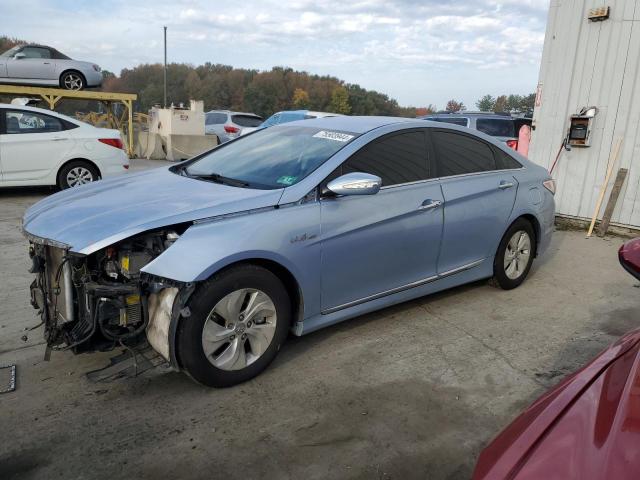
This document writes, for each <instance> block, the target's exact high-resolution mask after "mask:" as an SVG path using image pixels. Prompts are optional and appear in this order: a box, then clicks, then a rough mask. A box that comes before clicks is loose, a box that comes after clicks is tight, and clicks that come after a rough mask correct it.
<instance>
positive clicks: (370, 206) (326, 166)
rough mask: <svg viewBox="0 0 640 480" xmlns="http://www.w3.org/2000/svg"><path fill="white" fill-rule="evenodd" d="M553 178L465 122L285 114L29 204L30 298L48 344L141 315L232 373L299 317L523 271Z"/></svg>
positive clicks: (139, 324) (77, 342)
mask: <svg viewBox="0 0 640 480" xmlns="http://www.w3.org/2000/svg"><path fill="white" fill-rule="evenodd" d="M554 189H555V187H554V182H553V180H551V178H550V177H549V174H548V173H547V171H546V170H545V169H543V168H541V167H539V166H536V165H535V164H533V163H531V162H529V161H528V160H526V159H525V158H523V157H521V156H519V155H518V154H517V153H515V152H513V151H512V150H510V149H509V148H508V147H506V146H505V145H504V144H502V143H500V142H497V141H495V140H493V139H492V138H491V137H489V136H486V135H483V134H478V133H474V132H473V131H471V130H468V129H463V128H460V127H456V126H453V125H446V124H438V123H434V122H424V121H423V120H415V119H414V120H411V119H403V118H391V117H334V118H318V119H312V120H304V121H299V122H292V123H287V124H284V125H277V126H274V127H271V128H266V129H263V130H260V131H257V132H255V133H253V134H251V135H247V136H245V137H242V138H240V139H237V140H235V141H233V142H228V143H226V144H223V145H221V146H219V147H217V148H215V149H214V150H211V151H209V152H206V153H204V154H202V155H199V156H197V157H195V158H193V159H191V160H187V161H185V162H183V163H181V164H180V165H175V166H171V167H165V168H159V169H155V170H151V171H145V172H141V173H136V174H134V175H129V176H128V177H127V178H121V179H110V180H103V181H102V182H100V184H99V185H98V184H96V185H95V186H94V185H87V186H84V187H82V188H80V189H78V190H77V191H71V192H62V193H58V194H56V195H53V196H51V197H48V198H46V199H44V200H41V201H40V202H39V203H37V204H35V205H34V206H32V207H31V208H30V209H29V210H28V211H27V212H26V214H25V216H24V219H23V228H24V232H25V234H26V236H27V237H28V238H29V239H30V241H31V246H30V251H31V255H32V258H33V262H34V267H33V269H32V270H33V271H35V272H37V278H36V280H35V281H34V282H33V284H32V288H31V291H32V303H33V305H34V306H36V307H37V308H38V309H41V312H42V315H43V321H44V323H45V325H46V327H45V331H46V339H47V341H48V343H49V345H50V346H51V348H71V349H73V350H74V351H76V352H81V351H90V350H94V349H104V348H109V347H110V346H111V347H113V346H117V345H119V343H120V342H126V343H127V344H128V345H133V344H134V343H135V340H136V338H138V339H144V337H145V333H144V332H145V331H146V338H147V339H148V341H149V343H150V344H151V346H152V347H153V348H154V349H155V350H156V351H158V352H159V353H160V354H161V355H163V356H164V357H165V358H166V359H167V360H168V361H169V362H170V363H171V364H172V365H173V366H174V367H175V368H177V369H184V370H186V371H187V372H188V373H189V375H190V376H191V377H192V378H194V379H195V380H197V381H198V382H201V383H203V384H206V385H211V386H229V385H234V384H236V383H239V382H242V381H245V380H247V379H249V378H252V377H254V376H255V375H257V374H258V373H260V372H261V371H262V370H264V369H265V368H266V367H267V365H268V364H269V363H270V362H271V361H272V360H273V359H274V357H275V356H276V354H277V352H278V351H279V349H280V347H281V345H282V343H283V342H284V340H285V338H286V337H287V332H288V331H289V330H291V331H292V332H293V334H294V335H303V334H306V333H309V332H313V331H315V330H318V329H320V328H323V327H326V326H329V325H333V324H335V323H337V322H340V321H343V320H346V319H348V318H352V317H355V316H358V315H361V314H364V313H367V312H371V311H374V310H378V309H380V308H383V307H387V306H389V305H393V304H396V303H400V302H404V301H406V300H409V299H413V298H416V297H420V296H423V295H426V294H430V293H433V292H437V291H440V290H444V289H447V288H451V287H454V286H456V285H461V284H464V283H468V282H473V281H476V280H480V279H484V278H490V277H493V279H494V281H495V283H496V284H497V285H499V286H500V287H502V288H504V289H511V288H515V287H517V286H519V285H520V284H521V283H522V282H523V281H524V279H525V277H526V276H527V274H528V272H529V269H530V268H531V264H532V262H533V259H534V257H535V256H537V255H539V254H541V253H542V252H544V250H545V249H546V248H547V246H548V245H549V241H550V238H551V232H552V230H553V222H554V200H553V192H554ZM45 259H46V260H45ZM80 299H81V300H82V301H80ZM65 346H66V347H65Z"/></svg>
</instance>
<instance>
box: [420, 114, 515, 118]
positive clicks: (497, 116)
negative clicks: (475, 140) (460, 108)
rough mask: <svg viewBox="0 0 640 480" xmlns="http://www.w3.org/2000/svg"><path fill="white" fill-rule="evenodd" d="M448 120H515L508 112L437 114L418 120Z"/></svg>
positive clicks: (424, 116)
mask: <svg viewBox="0 0 640 480" xmlns="http://www.w3.org/2000/svg"><path fill="white" fill-rule="evenodd" d="M434 117H437V118H448V117H452V118H455V117H465V118H466V117H486V118H507V119H509V118H511V119H512V118H513V117H512V116H511V114H510V113H508V112H437V113H430V114H428V115H422V116H420V117H418V118H422V119H425V118H434Z"/></svg>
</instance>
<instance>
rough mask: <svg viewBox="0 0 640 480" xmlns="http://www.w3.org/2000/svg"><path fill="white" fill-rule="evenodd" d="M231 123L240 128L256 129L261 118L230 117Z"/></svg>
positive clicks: (247, 116)
mask: <svg viewBox="0 0 640 480" xmlns="http://www.w3.org/2000/svg"><path fill="white" fill-rule="evenodd" d="M231 121H232V122H233V123H235V124H236V125H240V126H241V127H258V126H259V125H260V124H261V123H262V118H261V117H255V116H253V115H232V116H231Z"/></svg>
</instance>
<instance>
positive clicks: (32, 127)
mask: <svg viewBox="0 0 640 480" xmlns="http://www.w3.org/2000/svg"><path fill="white" fill-rule="evenodd" d="M123 148H124V146H123V144H122V139H121V136H120V132H119V131H118V130H111V129H106V128H96V127H94V126H92V125H89V124H87V123H84V122H80V121H78V120H76V119H74V118H71V117H67V116H66V115H61V114H59V113H56V112H52V111H50V110H44V109H42V108H35V107H26V106H20V105H8V104H0V186H2V187H14V186H21V185H57V186H58V187H60V188H61V189H65V188H69V187H75V186H77V185H82V184H85V183H90V182H94V181H96V180H98V179H100V178H104V177H109V176H112V175H119V174H122V173H126V172H127V169H128V168H129V157H127V154H126V153H125V152H124V150H123Z"/></svg>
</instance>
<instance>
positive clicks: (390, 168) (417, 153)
mask: <svg viewBox="0 0 640 480" xmlns="http://www.w3.org/2000/svg"><path fill="white" fill-rule="evenodd" d="M351 172H364V173H370V174H372V175H377V176H378V177H380V178H381V179H382V186H383V187H385V186H391V185H398V184H402V183H409V182H416V181H419V180H426V179H429V178H432V175H431V172H430V169H429V162H428V157H427V147H426V139H425V133H424V131H422V130H417V131H411V132H405V133H399V134H392V135H389V136H386V137H383V138H382V139H380V140H376V141H374V142H372V143H370V144H369V145H367V146H365V147H363V148H362V149H360V150H358V151H357V152H356V153H354V154H353V155H352V156H351V157H350V158H349V159H348V160H346V161H345V162H344V163H343V164H342V172H341V173H342V174H345V173H351Z"/></svg>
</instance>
